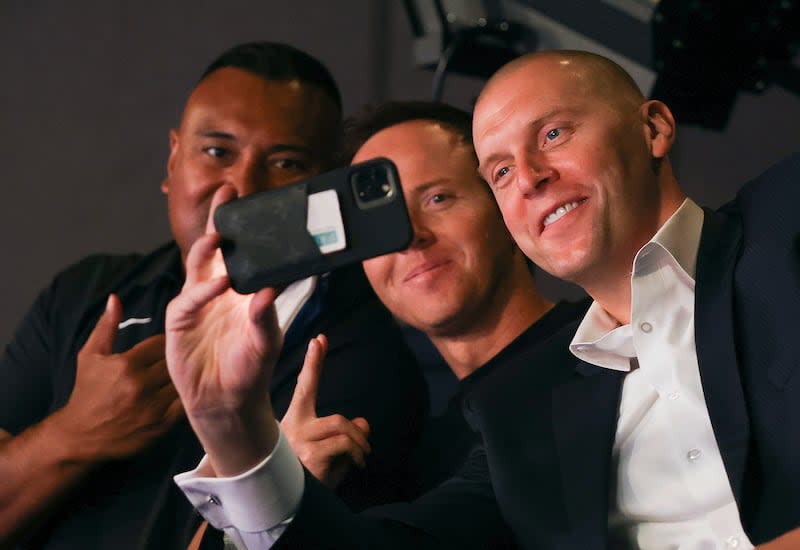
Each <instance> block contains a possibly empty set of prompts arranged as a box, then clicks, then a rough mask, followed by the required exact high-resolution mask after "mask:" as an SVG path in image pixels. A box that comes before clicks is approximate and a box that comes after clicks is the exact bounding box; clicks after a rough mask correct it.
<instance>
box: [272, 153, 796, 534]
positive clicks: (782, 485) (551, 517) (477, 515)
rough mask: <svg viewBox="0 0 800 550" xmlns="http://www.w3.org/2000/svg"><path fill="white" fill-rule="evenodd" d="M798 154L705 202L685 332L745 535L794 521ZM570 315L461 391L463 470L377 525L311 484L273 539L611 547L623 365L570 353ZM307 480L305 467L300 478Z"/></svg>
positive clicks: (789, 525)
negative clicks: (472, 436) (503, 537)
mask: <svg viewBox="0 0 800 550" xmlns="http://www.w3.org/2000/svg"><path fill="white" fill-rule="evenodd" d="M798 204H800V156H794V157H792V158H790V159H789V160H787V161H784V162H783V163H781V164H779V165H777V166H776V167H774V168H773V169H771V170H770V171H769V172H767V173H765V174H764V175H762V176H761V177H760V178H758V179H757V180H755V181H753V182H751V183H750V184H748V185H746V186H745V187H744V188H742V190H741V192H740V193H739V194H738V196H737V198H736V199H735V200H734V201H733V202H731V203H730V204H728V205H726V206H725V207H723V208H722V209H720V210H719V211H717V212H711V211H706V216H705V220H704V224H703V232H702V238H701V242H700V250H699V253H698V262H697V281H696V296H695V304H696V305H695V333H696V343H697V355H698V362H699V365H700V375H701V380H702V383H703V391H704V394H705V397H706V403H707V406H708V411H709V415H710V417H711V423H712V426H713V428H714V433H715V436H716V439H717V443H718V445H719V448H720V451H721V453H722V457H723V460H724V463H725V467H726V470H727V473H728V477H729V479H730V483H731V487H732V489H733V493H734V496H735V498H736V500H737V503H738V505H739V509H740V514H741V517H742V523H743V525H744V528H745V531H746V532H747V534H748V536H749V537H750V538H751V540H752V541H753V542H754V543H756V544H757V543H760V542H764V541H766V540H769V539H771V538H774V537H776V536H778V535H780V534H782V533H784V532H786V531H789V530H791V529H792V528H794V527H797V526H800V367H798V362H800V359H798V357H800V321H798V317H797V316H798V315H799V314H800V215H798V213H797V212H796V211H795V210H796V209H797V205H798ZM576 327H577V324H573V325H572V326H569V327H565V329H564V330H562V331H560V332H559V333H558V334H556V335H555V336H554V337H553V338H552V340H551V342H550V344H552V345H548V346H546V347H545V348H544V349H541V348H540V349H537V350H532V353H531V354H530V355H529V356H528V357H526V356H524V355H523V356H521V357H520V358H519V361H517V362H516V363H515V364H514V365H509V366H508V368H505V369H503V370H502V371H499V372H497V373H493V375H492V376H491V377H490V378H488V379H487V380H486V381H485V383H484V384H482V385H481V387H480V388H479V389H478V390H477V391H475V392H473V393H472V396H471V399H470V400H469V403H468V416H469V418H470V420H471V422H472V423H473V425H474V426H475V427H476V428H477V429H479V430H480V432H481V434H482V436H483V440H484V445H483V447H482V449H480V451H479V452H478V453H476V454H475V455H473V460H472V461H471V463H470V465H469V466H468V468H467V470H466V471H465V472H462V474H461V475H460V476H458V477H457V478H455V479H453V480H451V481H449V482H447V483H446V484H445V485H443V486H442V487H440V488H438V489H436V490H434V491H433V492H431V493H429V494H428V495H426V496H425V497H423V498H422V499H420V501H418V502H417V503H415V504H411V505H408V506H406V507H404V508H402V509H396V508H394V509H391V510H389V511H388V512H387V511H385V510H384V512H385V513H386V514H388V516H386V517H385V518H384V519H367V518H366V517H364V516H363V515H362V516H357V515H354V514H350V513H347V511H346V510H345V509H344V507H342V506H341V505H339V504H338V503H337V502H335V499H333V498H332V497H331V496H330V495H328V494H326V493H325V492H324V491H322V490H321V489H320V487H319V486H318V485H317V484H316V483H314V482H313V480H309V482H308V484H307V488H306V494H305V495H304V498H303V502H302V504H301V508H300V510H299V513H298V515H297V516H296V517H295V521H294V522H293V524H292V525H291V527H290V528H289V529H288V530H287V532H286V534H285V536H284V538H283V539H282V541H281V547H295V546H297V547H312V546H313V547H333V548H348V547H363V548H366V547H383V548H403V547H412V546H411V545H412V544H413V545H415V546H417V547H431V548H441V547H454V548H465V547H473V548H485V547H489V546H490V543H489V542H488V541H489V540H490V538H491V536H492V533H493V532H494V531H495V530H497V529H502V521H503V520H505V521H506V522H507V523H508V525H509V526H510V528H511V529H512V530H513V532H514V535H515V536H516V538H517V540H518V541H519V542H520V544H521V545H523V546H525V547H528V548H545V549H557V548H575V549H578V548H580V549H594V548H614V547H615V544H614V542H613V541H610V540H609V536H608V530H607V523H608V501H609V487H610V477H611V476H610V473H611V472H610V469H611V452H612V446H613V442H614V436H615V431H616V422H617V413H618V407H619V399H620V394H621V387H622V380H623V375H622V373H619V372H616V371H610V370H606V369H602V368H599V367H595V366H592V365H589V364H587V363H583V362H581V361H579V360H577V359H576V358H574V357H573V356H572V355H570V354H569V352H568V351H567V346H568V344H569V342H570V340H571V338H572V336H573V334H574V331H575V328H576ZM307 477H308V476H307Z"/></svg>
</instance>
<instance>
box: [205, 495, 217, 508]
mask: <svg viewBox="0 0 800 550" xmlns="http://www.w3.org/2000/svg"><path fill="white" fill-rule="evenodd" d="M206 500H207V501H208V503H209V504H214V505H215V506H219V499H218V498H217V497H215V496H214V495H208V499H206Z"/></svg>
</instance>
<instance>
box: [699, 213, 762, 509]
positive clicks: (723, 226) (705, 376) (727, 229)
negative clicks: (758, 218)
mask: <svg viewBox="0 0 800 550" xmlns="http://www.w3.org/2000/svg"><path fill="white" fill-rule="evenodd" d="M741 234H742V229H741V225H740V223H739V221H738V218H736V217H735V216H731V215H727V214H723V213H719V212H711V211H709V210H706V212H705V219H704V222H703V232H702V236H701V239H700V249H699V251H698V254H697V276H696V280H697V282H696V287H695V342H696V347H697V362H698V363H699V365H700V379H701V380H702V383H703V394H704V395H705V400H706V406H707V407H708V414H709V416H710V417H711V425H712V426H713V428H714V435H715V436H716V439H717V445H719V449H720V452H721V454H722V459H723V462H724V463H725V469H726V470H727V473H728V478H729V480H730V483H731V488H732V489H733V494H734V497H735V498H736V500H737V502H739V503H740V502H741V500H740V499H741V492H742V483H743V476H744V470H745V465H746V461H747V447H748V440H749V420H748V416H747V409H746V406H745V399H744V393H743V391H742V385H741V379H740V375H739V368H738V361H737V355H736V349H735V346H734V342H735V334H734V324H733V323H734V311H733V272H734V268H735V265H736V259H737V255H738V253H739V247H740V243H741Z"/></svg>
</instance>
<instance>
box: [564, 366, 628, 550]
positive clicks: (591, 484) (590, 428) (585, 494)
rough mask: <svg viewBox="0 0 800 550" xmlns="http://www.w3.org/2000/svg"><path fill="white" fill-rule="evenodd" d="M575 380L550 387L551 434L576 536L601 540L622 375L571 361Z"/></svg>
mask: <svg viewBox="0 0 800 550" xmlns="http://www.w3.org/2000/svg"><path fill="white" fill-rule="evenodd" d="M575 362H576V368H575V372H576V375H575V378H574V379H573V380H572V381H570V382H569V383H566V384H562V385H560V386H557V387H556V388H554V389H553V393H552V407H553V417H552V418H553V433H554V439H555V441H554V442H555V447H556V454H557V456H558V460H559V466H560V468H559V470H560V473H561V484H562V487H563V491H564V505H565V508H566V511H567V515H568V517H569V523H570V525H572V526H574V528H575V529H576V531H577V532H576V533H575V534H576V535H580V536H581V537H584V538H585V537H587V536H588V537H589V538H591V539H594V540H598V539H597V538H596V537H598V536H599V538H600V539H604V538H605V536H606V533H607V526H608V503H609V494H610V493H609V491H610V479H611V454H612V450H613V445H614V437H615V435H616V427H617V416H618V410H619V400H620V396H621V390H622V380H623V378H624V373H622V372H618V371H613V370H609V369H604V368H601V367H596V366H593V365H590V364H588V363H584V362H582V361H578V360H577V359H575Z"/></svg>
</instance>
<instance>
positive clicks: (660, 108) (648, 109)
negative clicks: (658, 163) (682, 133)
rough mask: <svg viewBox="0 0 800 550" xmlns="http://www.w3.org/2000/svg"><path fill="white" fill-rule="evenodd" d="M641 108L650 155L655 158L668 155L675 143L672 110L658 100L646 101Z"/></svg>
mask: <svg viewBox="0 0 800 550" xmlns="http://www.w3.org/2000/svg"><path fill="white" fill-rule="evenodd" d="M639 109H640V111H639V113H640V115H641V117H642V122H644V125H645V138H646V139H647V144H648V147H649V148H650V155H651V156H652V157H653V158H655V159H660V158H664V157H666V156H667V153H668V152H669V150H670V149H672V144H673V143H675V131H676V128H675V117H673V116H672V111H670V110H669V107H667V106H666V105H665V104H664V103H662V102H661V101H658V100H650V101H646V102H644V103H643V104H642V106H641V107H640V108H639Z"/></svg>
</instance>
